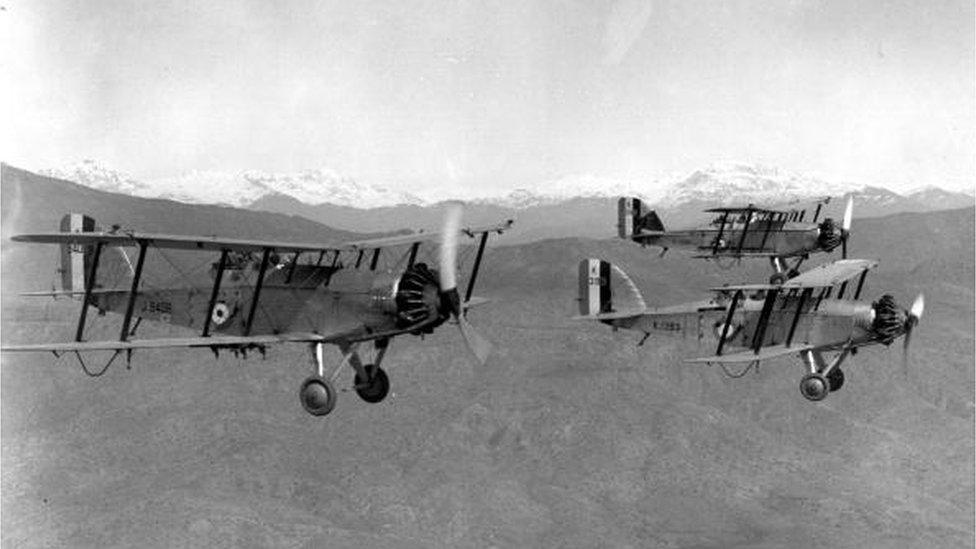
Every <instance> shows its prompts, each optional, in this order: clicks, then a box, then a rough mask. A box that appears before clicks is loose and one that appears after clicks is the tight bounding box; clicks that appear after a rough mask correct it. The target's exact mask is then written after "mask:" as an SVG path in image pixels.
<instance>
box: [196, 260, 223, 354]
mask: <svg viewBox="0 0 976 549" xmlns="http://www.w3.org/2000/svg"><path fill="white" fill-rule="evenodd" d="M226 267H227V250H226V249H225V250H223V251H221V252H220V262H219V263H217V274H216V276H215V277H214V285H213V290H212V291H211V292H210V304H209V305H207V316H205V317H203V333H202V334H201V336H202V337H210V317H212V316H213V310H214V307H215V306H216V305H217V296H219V295H220V282H221V280H223V278H224V268H226Z"/></svg>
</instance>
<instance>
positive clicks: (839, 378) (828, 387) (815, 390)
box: [800, 348, 851, 402]
mask: <svg viewBox="0 0 976 549" xmlns="http://www.w3.org/2000/svg"><path fill="white" fill-rule="evenodd" d="M850 352H851V349H849V348H848V349H844V350H843V351H841V352H840V354H838V355H837V357H836V358H834V360H832V361H831V362H830V363H829V364H828V363H827V362H826V361H825V360H824V357H823V355H822V354H820V352H819V351H803V352H802V353H801V355H802V356H803V362H804V363H806V365H807V373H806V375H804V376H803V377H802V378H801V379H800V394H802V395H803V397H804V398H806V399H807V400H812V401H815V402H816V401H818V400H823V399H825V398H827V395H828V394H830V393H832V392H836V391H839V390H840V388H841V387H843V386H844V371H843V370H841V369H840V364H841V362H844V359H845V358H847V355H848V353H850Z"/></svg>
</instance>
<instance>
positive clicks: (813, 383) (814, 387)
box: [800, 373, 830, 402]
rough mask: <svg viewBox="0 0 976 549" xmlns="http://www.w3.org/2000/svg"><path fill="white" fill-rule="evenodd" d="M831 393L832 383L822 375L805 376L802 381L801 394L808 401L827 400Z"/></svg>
mask: <svg viewBox="0 0 976 549" xmlns="http://www.w3.org/2000/svg"><path fill="white" fill-rule="evenodd" d="M828 393H830V382H829V381H827V378H826V377H824V376H823V374H820V373H812V374H807V375H805V376H803V378H802V379H801V380H800V394H802V395H803V397H804V398H806V399H807V400H812V401H814V402H816V401H818V400H823V399H825V398H827V394H828Z"/></svg>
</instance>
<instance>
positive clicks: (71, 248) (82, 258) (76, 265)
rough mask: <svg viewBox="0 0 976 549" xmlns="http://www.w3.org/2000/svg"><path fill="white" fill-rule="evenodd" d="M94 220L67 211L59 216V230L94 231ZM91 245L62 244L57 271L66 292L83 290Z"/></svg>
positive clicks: (89, 261)
mask: <svg viewBox="0 0 976 549" xmlns="http://www.w3.org/2000/svg"><path fill="white" fill-rule="evenodd" d="M94 231H95V220H94V219H92V218H91V217H88V216H87V215H84V214H77V213H69V214H66V215H65V216H64V217H62V218H61V232H63V233H80V232H85V233H88V232H94ZM93 254H94V248H93V247H92V246H78V245H75V244H62V245H61V250H60V260H59V261H60V263H59V264H58V272H59V273H61V289H62V290H64V291H67V292H80V291H84V290H85V284H86V283H87V281H88V273H89V272H90V271H91V264H92V255H93Z"/></svg>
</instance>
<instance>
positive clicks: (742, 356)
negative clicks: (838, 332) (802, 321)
mask: <svg viewBox="0 0 976 549" xmlns="http://www.w3.org/2000/svg"><path fill="white" fill-rule="evenodd" d="M813 348H814V346H813V345H791V346H789V347H787V346H786V345H770V346H768V347H762V348H760V349H759V352H758V353H757V352H755V351H753V350H751V349H749V350H746V351H741V352H738V353H730V354H727V355H713V356H704V357H701V358H690V359H687V360H685V362H705V363H725V364H728V363H736V362H755V361H757V360H766V359H770V358H776V357H778V356H785V355H791V354H793V353H800V352H803V351H809V350H810V349H813Z"/></svg>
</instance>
